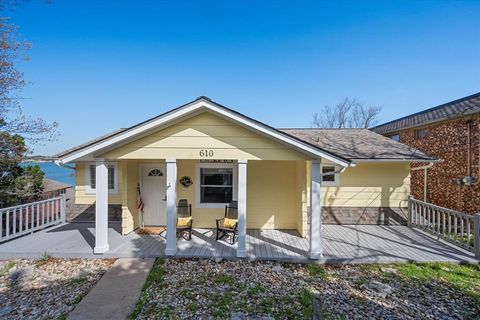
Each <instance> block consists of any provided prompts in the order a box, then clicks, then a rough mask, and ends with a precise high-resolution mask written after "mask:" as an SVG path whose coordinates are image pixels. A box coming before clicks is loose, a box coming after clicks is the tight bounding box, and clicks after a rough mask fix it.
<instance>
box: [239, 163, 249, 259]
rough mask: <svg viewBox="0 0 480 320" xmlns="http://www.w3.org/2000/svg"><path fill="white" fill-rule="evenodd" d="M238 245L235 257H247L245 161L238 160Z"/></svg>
mask: <svg viewBox="0 0 480 320" xmlns="http://www.w3.org/2000/svg"><path fill="white" fill-rule="evenodd" d="M237 165H238V171H237V172H238V178H237V180H238V188H237V193H238V198H237V201H238V243H237V257H239V258H243V257H246V256H247V245H246V236H247V160H238V161H237Z"/></svg>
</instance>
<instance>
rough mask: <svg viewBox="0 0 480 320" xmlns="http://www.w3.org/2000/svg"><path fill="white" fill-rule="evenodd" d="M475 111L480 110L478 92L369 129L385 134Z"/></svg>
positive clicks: (479, 95)
mask: <svg viewBox="0 0 480 320" xmlns="http://www.w3.org/2000/svg"><path fill="white" fill-rule="evenodd" d="M477 112H480V92H479V93H475V94H472V95H470V96H467V97H464V98H461V99H458V100H454V101H450V102H447V103H444V104H441V105H439V106H436V107H433V108H430V109H427V110H423V111H420V112H417V113H414V114H411V115H408V116H406V117H402V118H399V119H396V120H393V121H390V122H387V123H384V124H381V125H378V126H375V127H373V128H371V130H373V131H375V132H377V133H380V134H387V133H392V132H396V131H399V130H402V129H407V128H413V127H418V126H422V125H426V124H430V123H434V122H439V121H443V120H447V119H451V118H456V117H461V116H464V115H467V114H472V113H477Z"/></svg>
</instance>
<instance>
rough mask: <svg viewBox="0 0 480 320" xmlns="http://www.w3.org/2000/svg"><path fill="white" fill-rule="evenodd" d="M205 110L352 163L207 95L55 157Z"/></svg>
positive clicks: (71, 157) (63, 159)
mask: <svg viewBox="0 0 480 320" xmlns="http://www.w3.org/2000/svg"><path fill="white" fill-rule="evenodd" d="M202 110H208V111H210V112H213V113H215V114H217V115H220V116H222V117H224V118H227V119H229V120H230V121H233V122H236V123H239V124H241V125H243V126H244V127H246V128H249V129H251V130H252V131H255V132H257V133H260V134H262V135H264V136H266V137H269V138H271V139H273V140H276V141H278V142H280V143H283V144H285V145H287V146H289V147H290V148H292V149H294V150H297V151H299V152H302V153H305V154H308V155H310V156H312V157H314V158H325V159H328V160H329V161H332V162H334V163H336V164H338V165H340V166H344V167H346V166H349V165H350V164H351V161H350V160H349V159H347V158H344V157H342V156H340V155H337V154H335V153H333V152H330V151H328V150H324V149H322V148H321V147H319V146H317V145H315V144H311V143H310V142H308V141H303V140H301V139H299V138H297V137H295V136H292V135H289V134H288V133H286V132H282V131H279V130H277V129H275V128H273V127H270V126H268V125H266V124H264V123H262V122H260V121H257V120H254V119H252V118H249V117H247V116H245V115H243V114H241V113H239V112H237V111H234V110H232V109H229V108H227V107H225V106H223V105H220V104H218V103H216V102H214V101H212V100H211V99H210V98H207V97H204V96H202V97H199V98H197V99H195V100H194V101H192V102H189V103H187V104H184V105H182V106H180V107H177V108H175V109H172V110H170V111H168V112H166V113H163V114H161V115H159V116H157V117H154V118H151V119H149V120H146V121H144V122H141V123H139V124H136V125H134V126H132V127H129V128H125V129H119V130H116V131H114V132H112V133H109V134H107V135H104V136H102V137H100V138H97V139H94V140H92V141H89V142H87V143H84V144H81V145H79V146H76V147H74V148H71V149H68V150H65V151H63V152H60V153H58V154H56V155H55V157H56V158H57V159H58V160H57V162H58V163H68V162H73V161H75V160H78V159H80V158H82V157H85V156H88V155H92V154H98V153H102V152H103V151H105V150H107V149H108V148H113V147H115V146H119V145H122V144H123V143H126V142H128V141H131V140H132V139H135V138H137V137H140V136H141V135H142V134H146V133H148V132H150V131H153V130H158V129H159V128H161V127H162V126H166V125H167V124H170V123H171V122H173V121H176V120H178V119H181V118H183V117H186V116H188V115H192V114H195V113H196V112H200V111H202Z"/></svg>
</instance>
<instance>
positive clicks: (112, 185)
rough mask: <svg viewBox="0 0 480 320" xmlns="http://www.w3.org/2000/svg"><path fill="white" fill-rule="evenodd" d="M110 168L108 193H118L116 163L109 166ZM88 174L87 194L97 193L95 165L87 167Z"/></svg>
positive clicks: (89, 164) (87, 165)
mask: <svg viewBox="0 0 480 320" xmlns="http://www.w3.org/2000/svg"><path fill="white" fill-rule="evenodd" d="M107 168H108V174H107V175H108V191H109V192H110V193H116V192H117V191H118V166H117V164H116V163H111V164H108V165H107ZM85 169H86V170H85V173H86V177H85V178H86V179H85V180H86V188H85V189H86V192H87V193H95V192H96V191H95V190H96V166H95V164H94V163H87V164H86V165H85Z"/></svg>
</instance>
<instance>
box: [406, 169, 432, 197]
mask: <svg viewBox="0 0 480 320" xmlns="http://www.w3.org/2000/svg"><path fill="white" fill-rule="evenodd" d="M433 164H434V162H430V163H429V164H427V165H425V166H421V167H415V168H411V170H412V171H416V170H422V169H423V170H424V171H423V201H424V202H427V191H428V190H427V186H428V175H427V173H428V171H427V170H428V168H431V167H432V166H433Z"/></svg>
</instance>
